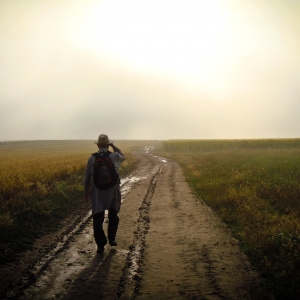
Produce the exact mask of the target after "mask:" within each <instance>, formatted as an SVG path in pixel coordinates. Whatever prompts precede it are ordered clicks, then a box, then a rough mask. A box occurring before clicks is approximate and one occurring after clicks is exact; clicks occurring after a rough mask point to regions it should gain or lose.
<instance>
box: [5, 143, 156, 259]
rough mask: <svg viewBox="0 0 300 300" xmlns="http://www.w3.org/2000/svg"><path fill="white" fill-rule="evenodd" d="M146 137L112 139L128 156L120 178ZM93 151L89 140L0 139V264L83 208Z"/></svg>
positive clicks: (132, 167)
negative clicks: (85, 177)
mask: <svg viewBox="0 0 300 300" xmlns="http://www.w3.org/2000/svg"><path fill="white" fill-rule="evenodd" d="M149 142H150V141H115V145H116V146H118V147H119V148H120V149H121V150H122V151H123V152H124V153H125V155H126V160H125V161H124V163H123V164H122V166H121V168H120V176H121V177H122V176H124V175H126V174H127V173H129V172H130V171H131V170H133V169H134V168H135V166H136V165H137V163H138V161H137V158H136V156H135V155H134V154H133V153H132V151H133V150H135V149H139V148H142V147H143V146H145V145H149ZM150 143H152V142H150ZM96 151H97V146H96V145H95V144H94V142H93V141H87V140H85V141H84V140H83V141H74V140H70V141H19V142H1V143H0V263H4V262H7V261H9V260H12V259H14V254H15V253H16V252H18V251H20V250H23V249H27V248H28V247H29V246H30V245H31V244H32V242H33V241H34V239H35V238H36V237H37V236H39V235H41V234H44V233H45V232H47V231H50V230H56V229H57V228H58V227H59V223H60V221H61V220H62V219H63V218H65V217H66V216H68V215H69V214H70V213H72V212H74V210H75V209H80V208H82V209H84V207H86V200H84V198H83V186H82V182H83V175H84V170H85V166H86V163H87V160H88V158H89V156H90V154H92V153H94V152H96Z"/></svg>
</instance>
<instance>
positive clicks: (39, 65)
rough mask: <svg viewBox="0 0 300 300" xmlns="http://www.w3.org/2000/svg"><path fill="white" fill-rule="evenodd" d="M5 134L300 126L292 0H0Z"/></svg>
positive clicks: (257, 132)
mask: <svg viewBox="0 0 300 300" xmlns="http://www.w3.org/2000/svg"><path fill="white" fill-rule="evenodd" d="M0 68H1V69H0V70H1V72H0V122H1V123H0V140H15V139H17V140H27V139H97V137H98V135H99V134H100V133H107V134H108V135H109V137H110V138H111V139H172V138H184V139H185V138H189V139H190V138H195V139H206V138H212V139H215V138H292V137H300V1H298V0H197V1H196V0H195V1H190V0H182V1H181V0H172V1H164V0H158V1H155V0H149V1H148V0H135V1H129V0H109V1H99V0H98V1H95V0H1V1H0Z"/></svg>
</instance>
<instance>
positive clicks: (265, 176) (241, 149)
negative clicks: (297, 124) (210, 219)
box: [162, 139, 300, 299]
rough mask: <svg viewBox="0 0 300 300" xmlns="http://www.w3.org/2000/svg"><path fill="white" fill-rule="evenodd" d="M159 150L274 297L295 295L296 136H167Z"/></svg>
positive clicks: (298, 225) (299, 256) (299, 147)
mask: <svg viewBox="0 0 300 300" xmlns="http://www.w3.org/2000/svg"><path fill="white" fill-rule="evenodd" d="M164 149H165V151H166V155H167V156H169V157H171V158H173V159H174V160H176V161H178V162H179V163H180V165H181V166H182V167H183V170H184V172H185V175H186V178H187V181H188V182H189V184H190V185H191V187H192V188H193V189H194V191H195V193H196V194H197V195H198V196H199V197H201V198H202V199H203V200H204V201H205V202H206V203H207V204H208V205H210V206H211V207H212V208H213V209H214V210H215V211H216V212H217V213H218V214H219V216H220V217H221V218H222V219H223V220H224V221H225V222H226V223H227V224H228V225H229V226H230V227H231V228H232V229H233V230H234V232H235V235H236V236H237V237H238V238H239V239H240V240H241V242H242V245H243V248H244V251H245V252H246V253H247V254H248V255H249V257H250V258H251V260H252V263H253V265H254V266H255V267H256V268H257V269H258V270H259V272H260V273H261V275H262V277H263V278H264V280H265V284H266V285H267V286H268V288H269V289H271V290H272V291H273V292H274V294H275V295H276V298H277V297H278V299H299V298H300V272H299V270H300V139H281V140H169V141H165V142H164ZM162 155H163V154H162Z"/></svg>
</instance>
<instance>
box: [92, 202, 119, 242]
mask: <svg viewBox="0 0 300 300" xmlns="http://www.w3.org/2000/svg"><path fill="white" fill-rule="evenodd" d="M104 217H105V212H104V211H102V212H100V213H98V214H95V215H93V228H94V238H95V242H96V244H97V246H98V247H102V246H105V245H106V244H107V238H106V235H105V233H104V230H103V222H104ZM118 225H119V217H118V212H117V211H115V210H114V209H112V208H110V209H109V211H108V226H107V237H108V240H109V241H114V240H115V239H116V234H117V230H118Z"/></svg>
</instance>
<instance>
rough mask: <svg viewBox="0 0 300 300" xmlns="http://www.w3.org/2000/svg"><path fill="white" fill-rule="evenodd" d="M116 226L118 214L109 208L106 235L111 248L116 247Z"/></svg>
mask: <svg viewBox="0 0 300 300" xmlns="http://www.w3.org/2000/svg"><path fill="white" fill-rule="evenodd" d="M118 225H119V217H118V212H117V211H115V210H114V209H112V208H110V209H109V211H108V226H107V234H108V240H109V244H110V245H111V246H117V243H116V242H115V240H116V235H117V230H118Z"/></svg>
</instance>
